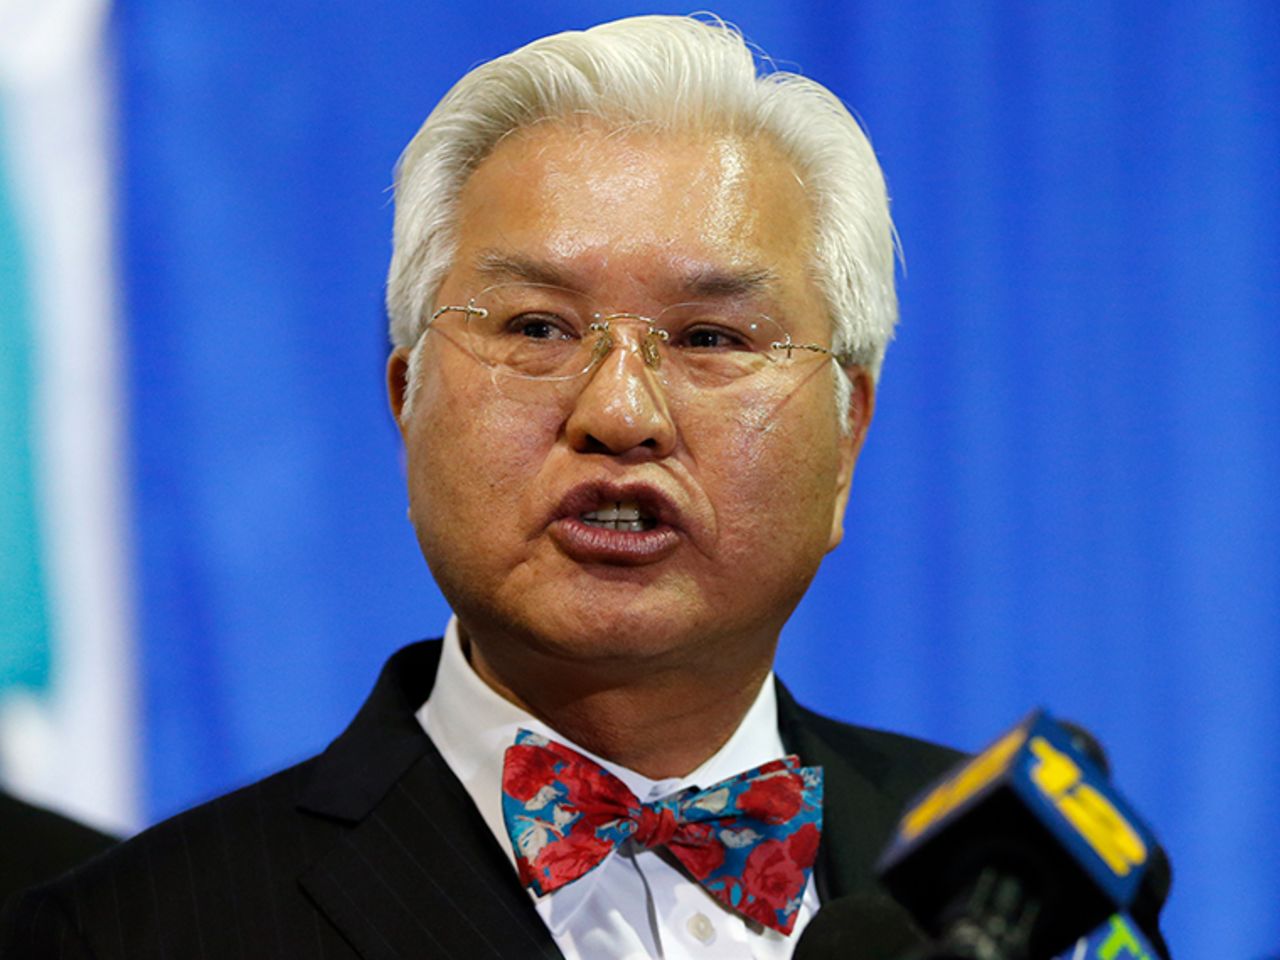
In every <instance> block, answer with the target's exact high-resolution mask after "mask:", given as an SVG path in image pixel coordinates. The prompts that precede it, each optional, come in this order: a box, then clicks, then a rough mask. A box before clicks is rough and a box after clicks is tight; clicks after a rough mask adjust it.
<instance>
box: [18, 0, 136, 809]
mask: <svg viewBox="0 0 1280 960" xmlns="http://www.w3.org/2000/svg"><path fill="white" fill-rule="evenodd" d="M108 6H109V5H108V3H107V0H0V90H2V93H3V97H4V103H3V108H4V114H5V118H6V141H7V143H6V151H7V153H8V157H7V165H8V169H9V173H10V177H11V183H12V188H13V195H14V196H13V199H14V207H15V215H16V217H17V219H18V221H19V223H20V229H21V230H22V233H23V235H24V241H25V243H24V245H25V248H26V250H27V256H28V270H29V276H28V282H29V287H30V291H31V301H32V312H33V318H32V321H33V322H32V343H33V351H34V357H33V358H32V365H31V366H32V370H33V381H34V393H35V395H34V397H33V403H32V409H33V418H34V421H35V422H34V424H33V434H34V438H35V439H34V445H35V451H34V459H35V463H36V466H35V470H36V475H37V483H38V501H39V504H40V514H41V515H40V517H39V523H40V527H41V531H42V535H43V543H44V548H45V556H44V558H43V559H44V568H45V570H46V574H47V580H48V600H49V605H50V608H51V609H50V611H49V621H50V624H51V633H52V643H53V654H52V656H53V660H52V684H51V689H50V690H49V691H48V692H47V693H42V694H39V695H28V694H14V693H13V692H12V691H11V692H10V695H8V696H6V697H5V698H3V699H2V700H0V772H2V773H3V776H4V778H5V781H6V785H7V786H8V787H9V788H10V789H12V790H13V791H14V792H16V793H19V794H22V795H24V796H26V797H28V798H30V799H32V800H34V801H36V802H40V803H45V804H47V805H49V806H53V807H56V808H58V809H60V810H63V811H64V812H66V813H68V814H70V815H72V816H76V817H79V818H81V819H83V820H86V821H88V822H90V823H93V824H96V825H99V826H102V827H105V828H108V829H114V830H119V831H127V830H128V829H130V828H132V827H134V826H136V825H137V823H138V820H139V817H138V801H137V794H138V789H137V785H136V770H137V757H136V754H137V749H136V744H137V740H138V737H137V732H136V729H135V724H136V711H135V709H134V702H133V700H134V697H133V694H134V689H135V678H134V657H133V643H132V628H131V621H132V614H131V604H130V600H129V596H130V576H129V569H128V551H127V547H126V546H125V545H126V544H127V536H126V534H127V530H128V522H127V509H126V504H125V492H124V491H125V489H126V488H125V483H124V463H125V459H124V456H123V452H124V445H123V444H124V426H123V423H124V413H125V409H126V408H125V401H124V393H123V389H122V385H121V374H120V370H121V345H120V343H119V341H118V335H117V327H116V318H117V297H116V288H117V284H116V280H115V271H114V254H113V231H112V226H111V223H112V221H111V214H112V207H113V202H112V183H113V179H114V178H113V163H112V159H113V158H112V143H113V141H114V137H113V135H112V132H111V131H112V121H111V115H112V99H111V86H112V85H111V70H110V60H109V52H108V50H107V48H106V41H105V26H106V19H107V13H108Z"/></svg>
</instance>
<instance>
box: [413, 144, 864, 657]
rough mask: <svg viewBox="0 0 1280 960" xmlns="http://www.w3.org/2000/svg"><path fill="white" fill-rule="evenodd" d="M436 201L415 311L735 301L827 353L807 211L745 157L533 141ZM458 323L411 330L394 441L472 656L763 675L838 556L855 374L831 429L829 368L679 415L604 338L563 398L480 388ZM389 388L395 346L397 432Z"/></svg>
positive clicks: (701, 148)
mask: <svg viewBox="0 0 1280 960" xmlns="http://www.w3.org/2000/svg"><path fill="white" fill-rule="evenodd" d="M460 203H461V205H460V210H459V223H460V234H459V238H458V249H457V255H456V258H455V261H454V266H453V268H452V270H451V271H450V272H449V273H448V274H447V276H446V277H445V279H444V282H443V285H442V287H441V289H440V292H439V294H438V296H437V299H436V303H437V304H465V303H466V302H467V301H468V299H469V298H471V297H473V296H475V295H476V294H477V293H479V292H480V291H481V290H482V289H484V288H486V287H489V286H491V285H492V284H494V283H495V282H500V281H506V280H530V279H539V280H545V279H547V278H555V279H556V280H557V281H558V282H559V283H560V284H561V285H564V286H569V287H571V288H573V289H576V290H577V291H579V292H581V293H583V294H586V295H589V296H590V297H591V298H593V299H594V300H595V301H596V302H598V303H599V304H602V305H603V306H604V307H605V308H606V310H607V311H608V312H611V313H612V312H627V313H635V314H642V315H646V316H651V315H653V314H654V313H656V312H658V311H659V310H661V309H662V307H664V306H666V305H669V304H672V303H677V302H683V301H686V300H689V299H691V297H692V296H693V295H694V294H695V293H696V294H697V295H698V296H699V298H701V297H705V296H712V297H714V296H721V295H723V296H727V297H735V296H737V297H741V296H749V297H750V298H751V300H752V303H753V304H755V303H757V302H758V303H759V305H760V308H761V310H762V311H763V312H767V313H768V314H769V315H771V316H773V317H775V318H777V319H779V320H781V321H782V322H783V323H784V324H785V326H786V328H787V329H788V330H789V332H790V333H791V334H792V337H793V339H794V340H795V341H797V342H816V343H821V344H830V343H831V332H830V329H829V325H828V322H827V320H826V318H825V315H824V311H823V309H822V306H821V301H820V298H819V295H818V292H817V290H816V288H815V286H814V284H813V282H812V279H811V277H810V266H809V265H810V262H811V259H810V258H811V251H812V240H811V217H810V213H809V206H808V201H807V198H806V197H805V194H804V192H803V190H802V188H801V185H800V182H799V179H798V177H797V176H796V175H795V173H794V171H793V169H792V167H791V165H790V164H789V163H788V162H787V161H786V160H785V159H784V158H783V157H782V156H781V154H780V153H779V152H778V151H777V150H776V149H774V148H773V147H772V146H771V145H770V144H768V143H765V142H758V141H757V142H752V141H747V140H744V139H742V138H739V137H736V136H729V135H721V134H700V135H699V134H679V135H676V134H670V133H666V134H664V133H659V132H654V131H649V130H644V129H639V130H632V131H627V132H622V133H619V132H617V131H613V132H610V131H608V130H606V129H604V128H602V127H600V126H598V125H595V124H592V123H589V122H584V123H572V124H570V123H546V124H541V125H538V126H535V127H533V128H530V129H528V130H525V131H523V132H521V133H519V134H517V135H514V136H511V137H509V138H507V139H506V140H504V141H503V142H502V143H501V144H500V145H499V146H498V147H497V148H496V149H495V150H494V151H493V153H492V154H491V155H490V156H489V157H488V158H486V159H485V160H484V161H483V162H482V163H481V164H480V166H479V167H478V168H477V169H476V170H475V172H474V173H473V175H472V176H471V178H470V179H469V181H468V182H467V184H466V186H465V188H464V190H463V192H462V195H461V198H460ZM744 278H745V279H744ZM744 290H747V291H748V292H746V293H744V292H743V291H744ZM724 291H728V292H724ZM461 322H462V321H461V318H460V317H459V316H458V315H456V314H455V315H453V316H452V317H450V318H449V319H442V320H441V321H439V323H440V329H439V330H438V331H434V332H429V333H427V334H426V335H425V336H426V342H425V344H424V345H423V350H424V356H423V357H422V364H421V376H422V382H421V384H420V387H419V390H418V393H417V395H416V398H415V401H414V404H413V407H412V410H411V415H410V417H409V418H408V419H407V420H404V421H402V423H401V430H402V433H403V435H404V441H405V446H406V450H407V454H408V470H409V495H410V515H411V517H412V520H413V522H414V525H415V527H416V529H417V533H418V539H419V542H420V543H421V546H422V551H423V554H424V555H425V557H426V559H427V562H428V564H429V565H430V567H431V570H432V572H433V574H434V575H435V578H436V581H437V582H438V583H439V585H440V588H441V590H442V591H443V592H444V594H445V596H446V597H447V598H448V600H449V602H450V603H451V605H452V606H453V608H454V610H455V611H456V613H457V614H458V616H459V619H460V622H461V624H462V627H463V630H464V632H465V634H466V635H467V636H469V637H470V638H471V640H472V642H473V643H475V644H478V645H480V647H481V649H482V650H483V649H489V648H490V647H492V648H493V649H497V648H496V647H495V646H493V645H497V644H517V645H520V646H522V647H523V648H525V649H530V650H540V651H543V652H545V653H548V654H551V655H553V656H556V657H559V658H568V659H570V660H592V661H597V662H600V663H604V662H607V661H619V660H622V661H637V662H645V663H647V664H649V665H651V666H655V667H656V666H657V665H660V664H668V665H669V664H673V663H674V664H679V665H689V664H696V663H698V662H707V661H706V660H705V658H707V657H718V656H724V655H726V654H729V653H732V655H733V656H735V657H741V658H742V659H743V660H744V662H750V663H754V664H756V665H759V664H761V663H762V664H763V665H764V667H765V668H767V665H768V663H769V662H771V659H772V654H773V646H774V643H775V642H776V638H777V634H778V631H779V630H780V629H781V627H782V624H783V623H784V622H785V620H786V618H787V616H789V614H790V613H791V611H792V609H793V608H794V606H795V604H796V603H797V602H798V601H799V599H800V597H801V595H802V594H803V592H804V590H805V588H806V587H807V586H808V584H809V582H810V580H811V578H812V577H813V574H814V573H815V571H816V569H817V566H818V564H819V562H820V560H821V558H822V556H823V555H824V554H825V553H826V552H827V551H828V550H830V549H831V548H832V547H834V546H835V545H836V544H837V543H838V542H839V540H840V537H841V523H842V516H843V513H844V506H845V501H846V497H847V494H848V487H849V481H850V477H851V474H852V470H853V465H854V461H855V460H856V457H857V451H858V448H859V446H860V443H861V440H862V436H863V433H864V431H865V428H866V425H867V421H868V419H869V417H870V411H871V396H872V392H871V387H870V384H869V381H868V378H867V377H866V376H865V375H864V374H862V373H857V375H856V377H855V387H854V391H853V403H852V405H851V410H850V411H847V412H845V414H843V415H848V416H851V417H852V430H851V431H848V432H842V429H841V423H840V420H841V416H842V414H841V413H840V412H838V411H837V410H836V406H835V402H834V396H835V394H834V389H835V387H834V379H833V374H834V372H835V371H834V369H833V364H832V362H831V361H830V360H829V359H827V360H822V359H819V360H817V361H813V360H810V361H806V362H803V363H801V364H799V365H798V367H796V368H793V370H792V373H791V377H790V381H789V383H788V384H787V385H786V387H785V389H784V386H783V381H782V380H779V379H778V378H777V377H765V378H763V379H761V380H760V382H758V383H747V384H740V385H735V386H734V387H733V389H732V390H730V391H727V392H725V393H724V395H723V396H722V397H720V398H717V397H714V396H707V397H703V398H700V399H694V400H690V399H689V397H687V396H681V397H675V396H672V395H669V394H668V392H667V389H666V387H665V386H664V385H663V383H662V382H661V376H660V374H659V373H658V372H657V371H655V370H653V369H652V368H650V367H648V366H646V364H645V362H644V359H643V358H642V356H641V354H640V352H639V350H638V349H636V348H635V345H636V340H635V337H634V336H633V334H634V332H635V331H634V330H628V332H627V333H626V334H624V335H621V342H619V344H618V345H617V346H615V348H614V350H613V352H612V353H610V354H609V355H608V356H607V357H606V359H605V360H604V361H603V363H602V364H601V365H600V366H598V367H597V368H596V369H594V370H593V371H592V372H591V373H589V374H588V375H586V376H585V377H583V378H582V379H581V381H580V383H578V384H576V385H575V386H574V388H573V389H571V390H568V391H565V390H564V389H563V388H560V389H556V388H552V387H547V388H546V389H545V391H543V387H542V386H535V387H533V388H532V389H529V388H527V387H526V388H522V389H521V390H520V391H515V392H513V391H509V390H506V391H504V390H502V389H499V388H497V387H496V386H495V383H494V381H493V378H492V377H491V374H490V371H489V369H488V368H486V367H485V366H483V365H482V364H480V363H479V362H477V360H476V359H475V358H474V357H473V356H472V355H470V354H469V353H468V352H467V351H466V349H465V348H464V343H465V339H463V338H462V337H460V336H459V335H458V334H457V332H456V331H457V330H458V329H460V328H459V327H457V324H460V323H461ZM451 323H452V324H454V326H450V324H451ZM629 326H631V327H634V326H635V325H634V324H631V325H629ZM451 331H453V332H451ZM406 376H407V373H406V353H405V351H398V352H397V354H396V355H395V356H393V358H392V360H391V364H390V368H389V380H390V385H391V394H392V405H393V408H394V409H395V411H396V413H397V414H399V413H400V411H401V406H402V402H403V397H404V386H405V378H406ZM617 503H622V504H624V507H627V506H632V505H634V506H637V507H638V508H639V509H640V511H641V512H642V514H643V516H644V517H645V524H644V525H645V526H647V527H648V528H649V529H644V530H641V531H636V532H629V531H625V530H613V529H609V528H608V526H607V525H606V526H602V525H601V524H600V523H599V519H600V514H599V513H598V512H597V511H598V510H599V509H600V508H608V507H612V506H614V505H615V504H617ZM486 645H489V646H486Z"/></svg>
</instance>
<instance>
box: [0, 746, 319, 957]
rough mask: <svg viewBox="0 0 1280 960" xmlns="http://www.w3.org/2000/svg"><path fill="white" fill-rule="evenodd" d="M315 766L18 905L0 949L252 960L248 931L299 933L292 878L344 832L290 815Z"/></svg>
mask: <svg viewBox="0 0 1280 960" xmlns="http://www.w3.org/2000/svg"><path fill="white" fill-rule="evenodd" d="M313 762H314V761H307V762H306V763H303V764H299V765H298V766H295V767H291V768H289V769H287V770H284V771H282V772H280V773H277V774H275V775H273V776H270V777H267V778H266V779H264V780H260V781H258V782H256V783H252V784H250V785H248V786H246V787H243V788H241V789H239V790H236V791H234V792H232V793H229V794H226V795H225V796H222V797H219V798H217V799H215V800H211V801H209V802H207V803H204V804H201V805H199V806H197V807H194V808H192V809H190V810H187V811H185V812H183V813H180V814H178V815H177V816H174V817H171V818H169V819H168V820H165V821H162V822H161V823H158V824H156V825H155V826H153V827H151V828H149V829H147V830H144V831H143V832H142V833H139V834H138V835H137V836H135V837H132V838H131V839H129V840H126V841H124V842H123V843H120V844H119V845H117V846H115V847H114V848H112V849H110V850H108V851H107V852H106V853H105V854H102V855H101V856H99V857H97V858H95V859H93V860H91V861H89V862H88V863H86V864H84V865H82V866H81V867H79V868H77V869H75V870H73V871H71V872H70V873H67V874H65V875H63V876H62V877H59V878H58V879H57V880H55V881H53V882H51V883H47V884H45V885H43V886H41V887H37V888H35V889H33V890H31V891H28V892H27V893H26V894H25V895H23V896H21V897H18V898H15V899H14V901H12V902H11V903H10V904H9V907H8V916H7V917H6V922H5V924H4V926H3V932H2V933H0V945H4V946H6V947H8V946H10V945H12V944H17V943H27V942H33V943H44V942H45V941H46V940H47V941H49V942H55V941H56V942H60V943H62V942H75V943H81V944H83V945H84V949H85V951H86V955H89V954H92V955H93V956H97V957H116V956H129V957H130V958H135V957H150V956H184V955H191V956H195V955H199V954H200V953H201V952H202V951H203V952H205V953H206V955H209V956H222V955H224V954H225V955H229V956H235V955H248V954H245V953H244V950H243V946H244V943H246V942H248V941H249V940H251V939H252V935H251V933H250V932H251V931H263V930H268V931H274V930H277V929H281V928H282V927H283V926H290V925H297V923H298V918H297V917H295V916H294V914H300V910H301V905H300V904H299V902H298V901H299V900H300V894H299V892H298V889H297V877H298V873H299V871H300V870H302V869H303V868H304V866H305V865H306V864H307V863H309V862H310V861H311V859H313V857H314V856H315V854H316V852H317V851H320V850H324V849H326V848H328V847H329V846H331V845H332V843H333V837H334V834H335V832H336V831H339V830H340V829H341V827H340V825H339V824H337V823H335V822H333V821H332V820H330V819H327V818H324V817H319V816H314V815H311V814H308V813H305V812H303V811H300V810H299V809H298V808H297V795H298V792H299V789H300V788H301V786H302V784H303V783H305V778H306V776H307V773H308V771H309V768H310V766H311V764H312V763H313ZM306 922H308V923H310V922H311V921H310V919H309V917H308V918H307V921H306ZM120 931H128V938H127V939H128V944H127V947H125V946H124V945H123V944H124V939H123V935H122V934H121V933H120ZM42 938H43V939H42ZM223 941H226V942H225V943H224V942H223ZM117 943H119V944H120V946H117ZM215 945H216V947H217V949H213V948H214V946H215ZM188 951H189V952H188ZM249 952H250V953H252V951H249ZM4 955H5V956H6V957H7V956H9V955H10V954H8V953H5V954H4ZM14 955H15V956H27V955H30V956H43V955H44V954H41V953H39V952H29V953H21V952H18V953H15V954H14Z"/></svg>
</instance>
